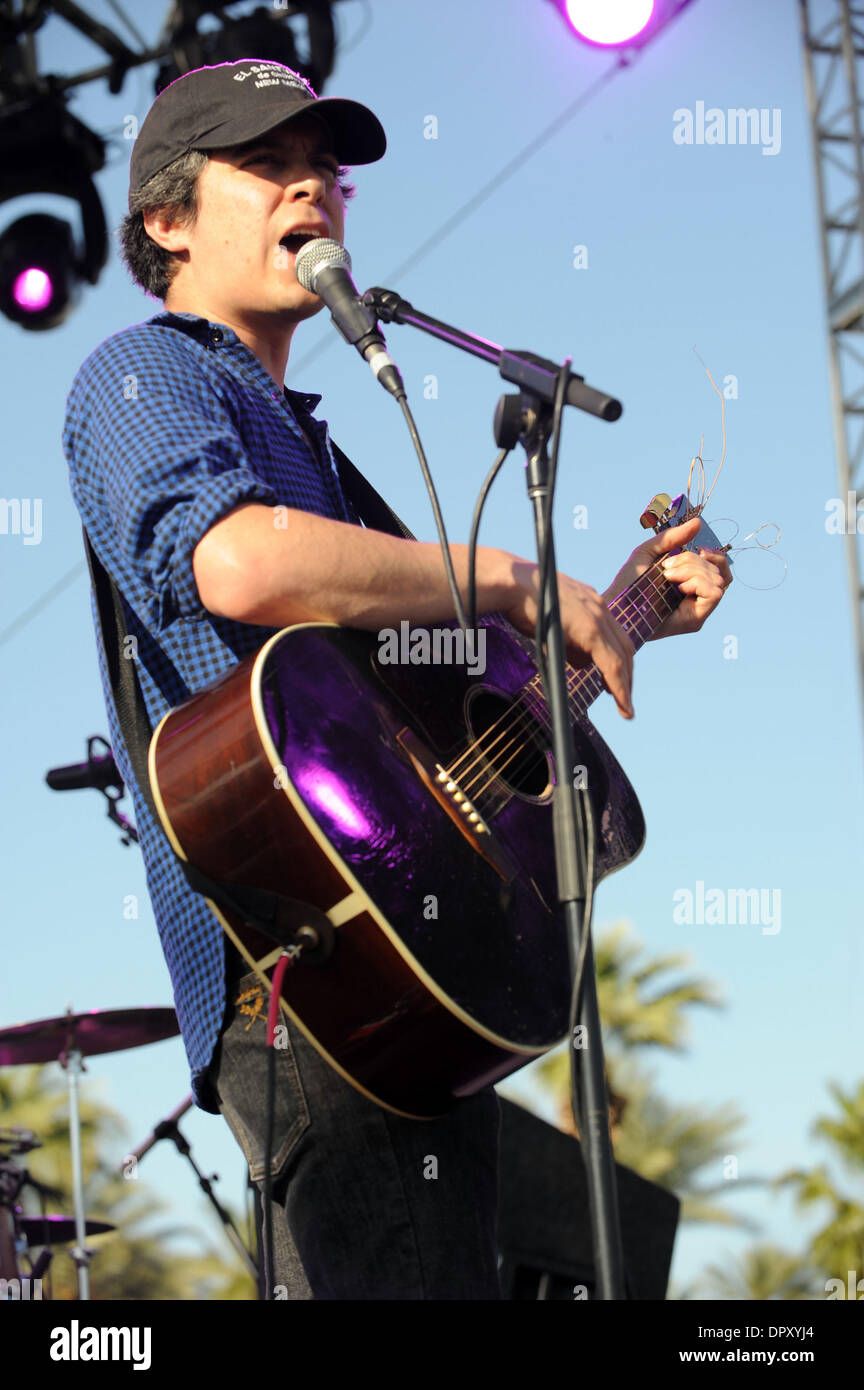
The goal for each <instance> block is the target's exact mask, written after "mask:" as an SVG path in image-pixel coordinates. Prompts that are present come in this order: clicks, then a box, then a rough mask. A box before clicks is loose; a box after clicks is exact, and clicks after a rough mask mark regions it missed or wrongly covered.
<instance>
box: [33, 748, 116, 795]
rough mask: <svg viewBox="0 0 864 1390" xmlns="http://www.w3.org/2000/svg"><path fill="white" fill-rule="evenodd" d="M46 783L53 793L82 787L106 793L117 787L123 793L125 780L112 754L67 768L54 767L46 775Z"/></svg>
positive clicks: (72, 764) (71, 790)
mask: <svg viewBox="0 0 864 1390" xmlns="http://www.w3.org/2000/svg"><path fill="white" fill-rule="evenodd" d="M45 781H46V782H47V783H48V786H49V787H51V789H52V791H55V792H73V791H79V790H80V789H81V788H82V787H95V789H96V790H97V791H100V792H104V791H105V789H106V788H107V787H116V788H117V790H118V791H119V792H121V793H122V792H123V790H124V787H123V778H122V777H121V776H120V773H119V772H118V770H117V764H116V763H115V761H114V758H113V755H112V754H111V753H104V754H102V755H100V756H99V757H92V758H88V759H87V761H86V763H69V764H68V765H67V766H66V767H52V768H51V769H50V770H49V771H48V772H46V774H45Z"/></svg>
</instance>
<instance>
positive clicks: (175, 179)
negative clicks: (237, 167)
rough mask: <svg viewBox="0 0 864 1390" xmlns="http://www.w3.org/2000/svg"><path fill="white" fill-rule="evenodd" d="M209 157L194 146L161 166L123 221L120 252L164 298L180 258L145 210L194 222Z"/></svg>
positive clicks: (346, 193)
mask: <svg viewBox="0 0 864 1390" xmlns="http://www.w3.org/2000/svg"><path fill="white" fill-rule="evenodd" d="M209 158H210V156H209V155H208V154H206V153H205V152H204V151H203V150H190V151H189V153H188V154H181V155H180V157H179V159H175V160H173V161H172V163H171V164H168V165H167V166H166V167H165V168H164V169H160V170H159V173H158V174H154V175H153V177H152V179H148V180H147V182H146V183H145V184H144V185H143V187H141V188H139V189H138V192H137V193H134V194H133V195H132V197H131V198H130V200H129V212H128V213H127V214H126V216H125V217H124V218H123V221H122V222H121V223H120V228H119V237H120V254H121V255H122V257H123V261H124V264H125V265H126V269H127V270H128V271H129V274H130V275H131V276H132V279H133V280H134V281H135V283H136V284H137V285H140V286H141V288H142V289H143V290H146V291H147V293H148V294H152V295H153V297H154V298H155V299H161V300H163V301H164V299H165V296H166V294H167V293H168V289H169V286H170V284H171V281H172V280H173V279H174V276H175V275H176V274H177V270H178V267H179V259H178V257H177V255H176V254H175V253H174V252H173V251H166V250H165V248H164V247H162V246H159V245H157V243H156V242H155V241H154V240H153V238H152V237H150V236H148V234H147V231H146V229H145V227H144V213H145V212H166V213H170V214H171V217H172V220H173V221H174V222H177V223H179V224H180V225H181V226H183V225H188V224H189V223H193V222H194V221H195V218H196V217H197V216H198V175H199V174H200V173H201V171H202V169H203V168H204V167H205V166H206V164H207V163H208V161H209ZM347 173H348V170H347V169H342V168H340V170H339V175H338V178H339V187H340V188H341V190H342V197H343V198H344V199H345V201H346V203H347V202H348V200H349V199H350V198H353V197H354V194H355V192H356V189H355V187H354V185H353V184H350V183H346V182H345V176H346V175H347Z"/></svg>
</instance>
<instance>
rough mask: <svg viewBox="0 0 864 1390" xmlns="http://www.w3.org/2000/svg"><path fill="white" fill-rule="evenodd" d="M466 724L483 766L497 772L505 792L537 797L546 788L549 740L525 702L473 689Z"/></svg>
mask: <svg viewBox="0 0 864 1390" xmlns="http://www.w3.org/2000/svg"><path fill="white" fill-rule="evenodd" d="M468 727H469V729H470V730H471V733H472V735H473V737H474V739H475V740H477V741H478V742H479V743H480V750H481V751H482V753H483V755H484V758H483V762H484V765H485V768H488V770H489V774H490V775H491V773H492V772H495V773H497V780H498V781H499V782H503V784H504V786H505V787H506V788H507V790H508V791H510V792H515V793H516V794H517V795H518V796H531V797H540V796H543V794H544V792H546V791H548V790H549V788H550V785H551V782H552V775H551V772H550V767H549V760H548V753H549V743H548V740H547V737H546V733H545V730H543V729H542V728H541V727H540V726H539V724H537V722H536V720H535V719H534V717H533V716H532V715H531V714H530V713H529V712H528V710H527V709H526V708H525V706H524V705H522V704H519V703H517V704H515V705H514V704H513V702H512V700H510V698H509V697H508V696H505V695H498V694H497V693H496V692H495V691H494V690H483V689H480V690H476V689H475V690H474V691H472V693H471V698H470V701H469V706H468ZM472 780H473V774H472ZM484 780H485V779H484ZM469 795H470V792H469Z"/></svg>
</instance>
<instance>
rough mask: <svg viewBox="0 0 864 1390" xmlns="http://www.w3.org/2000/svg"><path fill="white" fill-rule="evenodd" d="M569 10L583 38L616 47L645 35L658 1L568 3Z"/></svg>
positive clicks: (572, 0)
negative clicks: (643, 33) (643, 31)
mask: <svg viewBox="0 0 864 1390" xmlns="http://www.w3.org/2000/svg"><path fill="white" fill-rule="evenodd" d="M565 9H566V13H567V18H568V20H569V21H570V23H571V24H572V26H573V28H574V29H575V30H576V33H577V34H578V35H579V37H580V38H582V39H586V40H587V41H588V43H596V44H600V45H608V46H614V45H615V44H622V43H630V42H632V40H633V39H635V38H636V36H637V35H638V34H641V32H642V30H643V29H644V28H645V26H646V24H647V23H648V21H649V19H650V18H651V15H652V14H653V12H654V0H566V3H565Z"/></svg>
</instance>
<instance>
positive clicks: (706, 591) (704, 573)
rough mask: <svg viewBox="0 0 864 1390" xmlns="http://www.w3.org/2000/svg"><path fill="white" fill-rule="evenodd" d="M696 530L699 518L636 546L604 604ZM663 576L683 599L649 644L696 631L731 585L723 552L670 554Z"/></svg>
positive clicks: (691, 537)
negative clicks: (678, 591)
mask: <svg viewBox="0 0 864 1390" xmlns="http://www.w3.org/2000/svg"><path fill="white" fill-rule="evenodd" d="M698 530H699V518H698V517H691V518H690V520H689V521H685V522H684V524H683V526H673V527H671V528H670V529H669V530H668V531H661V532H660V535H659V536H652V537H651V539H650V540H647V541H644V542H643V544H642V545H637V547H636V549H635V550H634V551H633V554H632V555H631V556H630V559H629V560H628V561H627V563H626V565H624V566H623V568H622V569H620V570H619V571H618V573H617V574H616V576H615V578H614V579H613V580H612V583H611V584H610V585H609V588H608V589H607V590H606V592H605V594H604V595H603V602H604V603H611V601H612V599H613V598H616V597H617V595H618V594H620V593H621V591H622V589H627V588H629V586H630V585H631V584H632V583H633V582H634V580H636V579H638V578H639V577H640V575H643V574H644V573H645V571H646V570H647V569H650V568H651V566H652V565H653V563H654V561H655V560H658V559H659V558H660V556H661V555H666V554H668V552H669V551H670V550H675V549H676V548H677V547H678V546H681V545H684V544H685V542H686V541H689V540H692V539H693V537H694V536H695V535H696V533H697V531H698ZM663 573H664V574H665V575H666V578H667V579H669V580H671V581H672V583H673V584H676V585H677V586H678V588H679V590H680V591H681V593H682V594H684V596H685V597H684V599H683V602H681V603H679V605H678V607H677V608H676V609H675V611H674V612H673V613H670V614H669V617H668V618H667V619H666V620H665V622H663V623H661V625H660V627H658V629H657V631H656V632H655V633H654V637H653V638H652V641H656V640H657V638H658V637H675V636H677V635H678V634H680V633H682V632H698V631H699V629H700V627H701V626H702V624H703V623H704V621H705V619H706V618H707V617H708V615H709V614H710V613H713V612H714V609H715V608H716V607H717V605H718V603H719V602H720V600H721V598H722V597H723V594H724V592H725V590H726V589H728V587H729V585H730V584H731V583H732V571H731V569H730V568H729V561H728V560H727V558H726V556H725V554H724V553H723V551H722V550H700V551H699V554H698V555H694V554H693V553H692V551H689V550H682V552H681V554H680V555H670V556H669V558H668V559H667V560H666V561H665V562H664V565H663Z"/></svg>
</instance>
